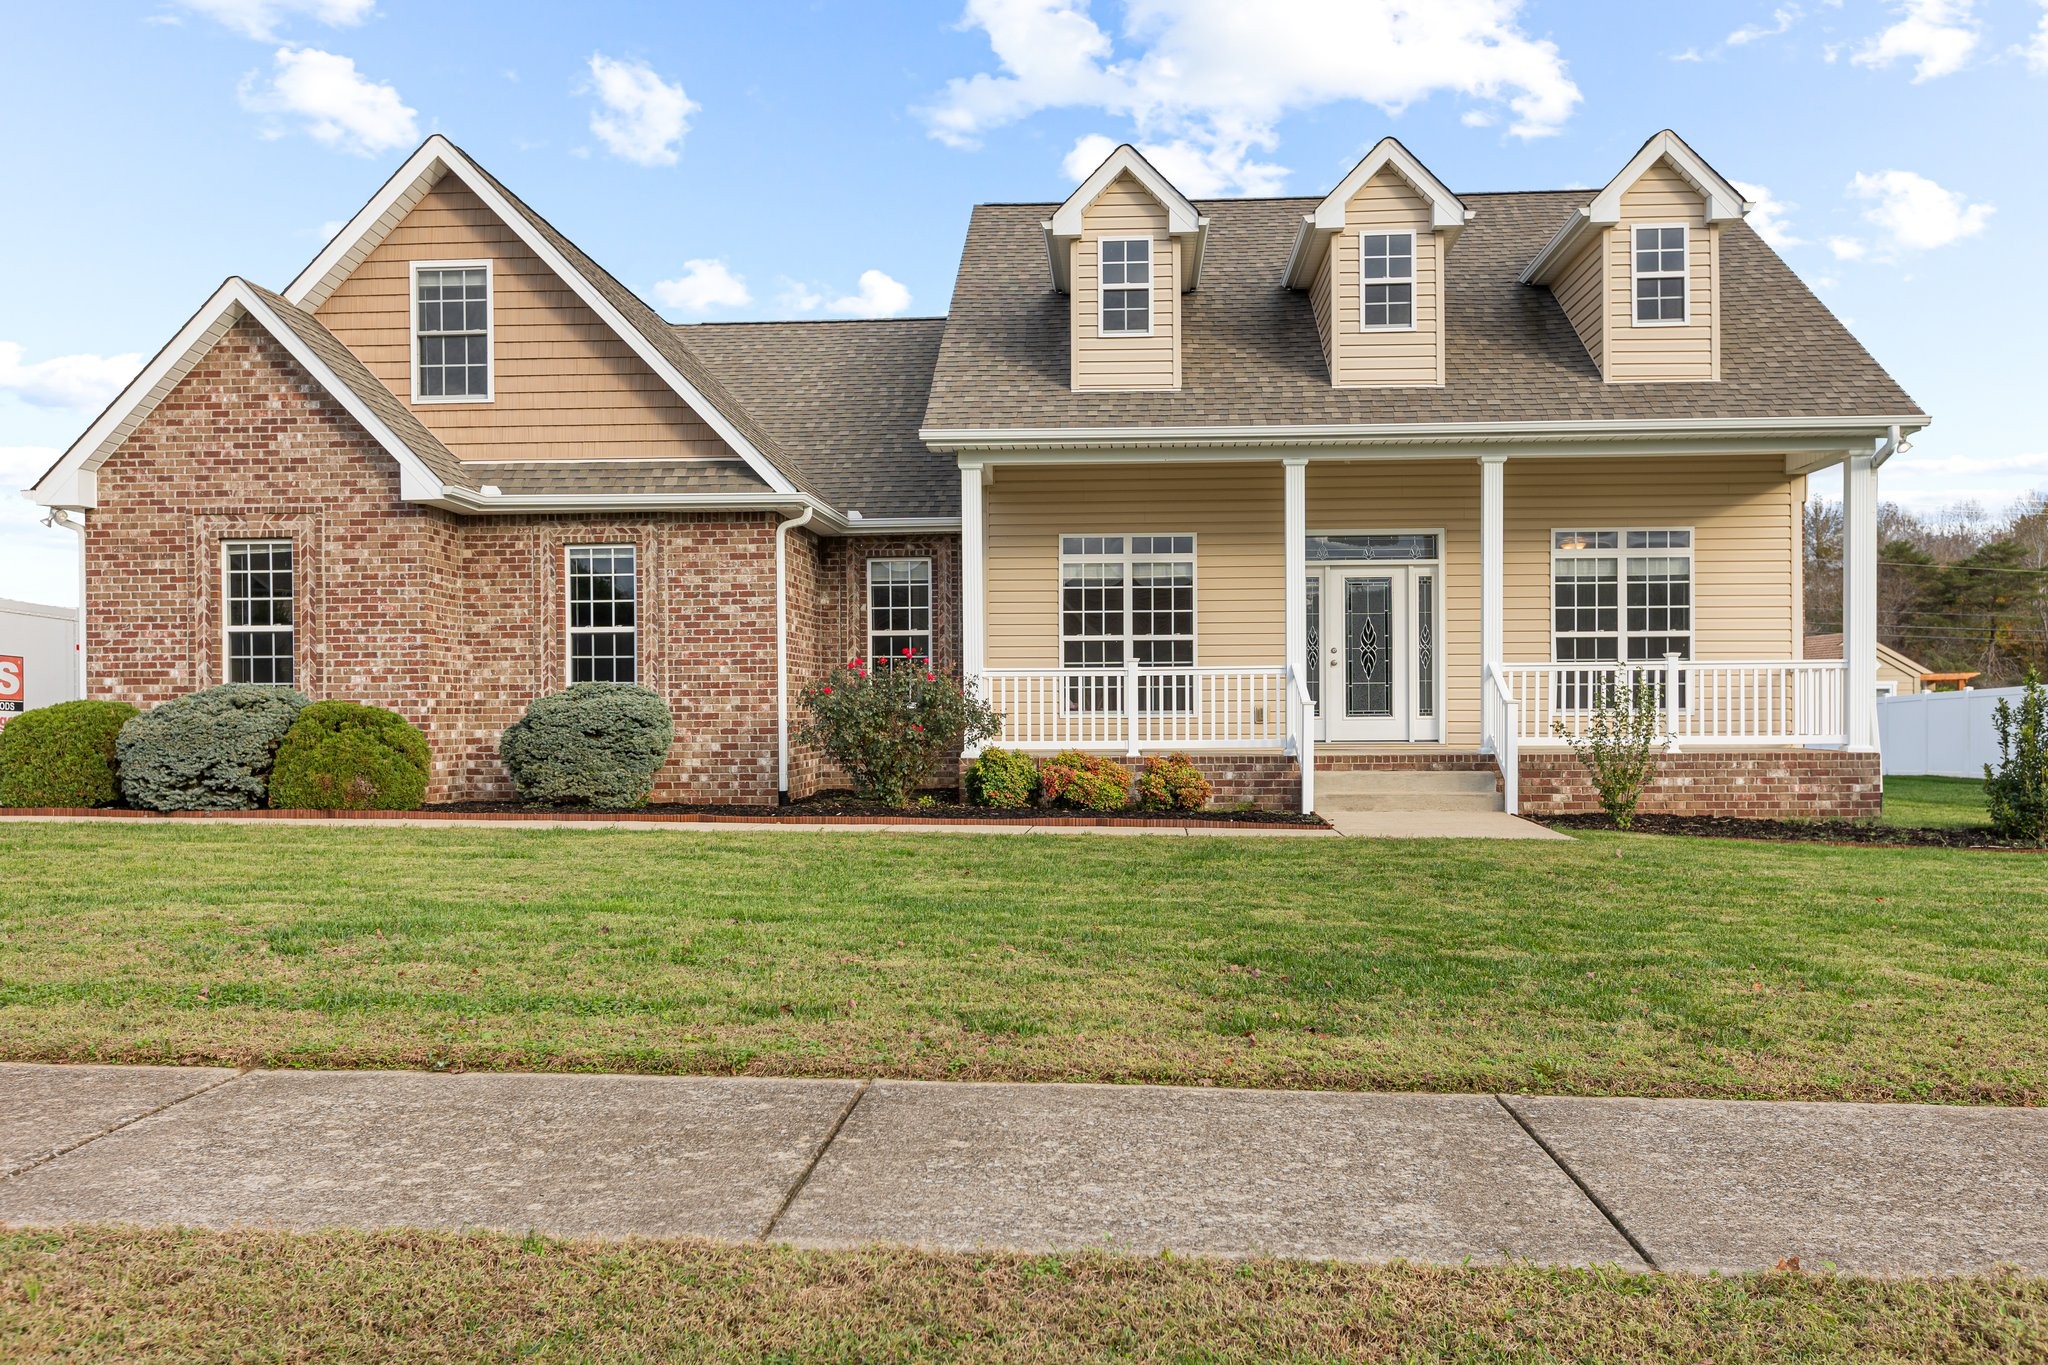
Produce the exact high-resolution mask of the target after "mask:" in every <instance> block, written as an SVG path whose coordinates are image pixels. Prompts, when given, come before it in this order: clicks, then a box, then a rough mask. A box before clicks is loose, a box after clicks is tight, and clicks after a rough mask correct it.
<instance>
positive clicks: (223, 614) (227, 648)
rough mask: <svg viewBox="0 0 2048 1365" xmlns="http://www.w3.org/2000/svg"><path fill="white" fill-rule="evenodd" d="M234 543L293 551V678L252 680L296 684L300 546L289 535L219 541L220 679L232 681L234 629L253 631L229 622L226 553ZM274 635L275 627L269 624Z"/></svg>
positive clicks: (275, 685)
mask: <svg viewBox="0 0 2048 1365" xmlns="http://www.w3.org/2000/svg"><path fill="white" fill-rule="evenodd" d="M237 545H241V546H244V547H246V546H251V545H282V546H284V547H285V548H287V549H289V550H290V551H291V552H292V624H291V637H292V678H291V681H290V682H282V683H253V684H251V686H255V687H297V686H298V685H299V547H298V543H297V542H296V541H294V540H293V539H292V538H291V537H290V536H237V537H233V538H231V539H226V540H223V541H221V543H220V679H221V681H222V682H231V681H233V680H234V674H235V651H234V645H233V640H234V637H235V633H236V631H237V630H240V631H242V632H243V633H245V634H247V633H253V632H254V631H255V629H256V628H255V627H253V626H239V627H238V626H235V625H232V624H230V621H231V619H232V617H233V615H234V613H233V612H232V611H230V610H229V601H228V554H229V552H230V551H231V550H232V549H233V548H234V547H235V546H237ZM269 629H270V631H271V632H272V633H273V634H274V633H275V632H276V630H277V627H275V626H271V627H269Z"/></svg>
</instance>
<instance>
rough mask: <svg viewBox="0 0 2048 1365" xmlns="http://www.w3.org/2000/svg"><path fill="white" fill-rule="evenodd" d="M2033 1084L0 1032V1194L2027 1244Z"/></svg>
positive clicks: (2041, 1120)
mask: <svg viewBox="0 0 2048 1365" xmlns="http://www.w3.org/2000/svg"><path fill="white" fill-rule="evenodd" d="M2043 1210H2048V1111H2043V1110H2014V1109H1961V1108H1946V1107H1935V1106H1922V1105H1851V1104H1759V1103H1744V1102H1732V1101H1698V1100H1579V1099H1562V1098H1550V1097H1524V1096H1493V1095H1347V1094H1328V1093H1309V1092H1283V1091H1248V1090H1221V1089H1217V1090H1210V1089H1171V1088H1164V1087H1148V1086H1088V1085H966V1084H931V1083H918V1082H903V1081H873V1082H867V1081H788V1080H755V1079H734V1078H673V1077H646V1076H533V1075H484V1074H468V1075H457V1076H435V1075H427V1074H422V1073H416V1072H290V1071H267V1072H248V1073H236V1072H233V1071H224V1070H209V1069H199V1068H178V1067H98V1066H78V1067H54V1066H20V1065H0V1222H7V1223H16V1224H48V1223H59V1222H69V1221H84V1220H92V1221H115V1222H133V1223H144V1224H191V1225H198V1226H208V1227H226V1226H232V1225H253V1226H261V1227H280V1228H294V1229H313V1228H321V1227H336V1226H345V1227H387V1226H421V1227H433V1228H463V1227H481V1228H495V1229H502V1230H506V1231H513V1232H523V1231H526V1230H529V1229H532V1230H538V1231H541V1232H546V1233H552V1234H558V1235H564V1236H652V1237H662V1236H705V1237H716V1238H723V1239H728V1240H734V1241H749V1240H769V1241H778V1242H790V1243H795V1244H798V1245H804V1246H819V1247H842V1246H853V1245H860V1244H864V1243H871V1242H887V1243H899V1244H906V1245H915V1246H924V1247H934V1248H947V1249H974V1248H1011V1249H1018V1250H1032V1251H1042V1250H1063V1249H1075V1248H1084V1247H1104V1248H1110V1249H1117V1250H1126V1251H1132V1252H1156V1251H1159V1250H1163V1249H1167V1248H1171V1249H1172V1250H1174V1251H1178V1252H1188V1253H1199V1254H1214V1255H1224V1256H1251V1255H1279V1256H1304V1257H1335V1258H1342V1259H1357V1260H1383V1259H1389V1258H1394V1257H1405V1258H1409V1259H1413V1260H1423V1261H1436V1262H1446V1263H1457V1262H1463V1261H1466V1260H1468V1259H1469V1260H1472V1261H1476V1262H1498V1261H1501V1260H1505V1259H1510V1258H1515V1259H1526V1260H1530V1261H1536V1262H1548V1263H1562V1264H1575V1265H1580V1264H1589V1263H1607V1264H1615V1265H1621V1266H1626V1267H1630V1268H1633V1269H1643V1268H1646V1267H1653V1268H1659V1269H1665V1270H1691V1271H1704V1270H1716V1269H1718V1270H1751V1269H1758V1268H1764V1267H1768V1266H1771V1265H1773V1264H1775V1263H1776V1262H1777V1261H1778V1260H1779V1259H1780V1258H1781V1257H1785V1256H1794V1255H1796V1256H1798V1257H1800V1259H1801V1261H1802V1262H1803V1263H1804V1264H1805V1265H1806V1266H1807V1267H1808V1268H1819V1267H1821V1266H1823V1265H1828V1264H1832V1265H1834V1266H1836V1267H1837V1268H1839V1269H1841V1270H1843V1271H1853V1272H1862V1273H1870V1274H1882V1275H1896V1274H1951V1273H1961V1272H1966V1271H1973V1270H1981V1269H1984V1268H1987V1267H1990V1266H1992V1265H1996V1264H2014V1265H2018V1266H2020V1267H2022V1268H2023V1269H2026V1270H2028V1271H2031V1272H2033V1273H2036V1274H2044V1273H2048V1215H2044V1212H2043Z"/></svg>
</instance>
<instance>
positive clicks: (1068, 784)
mask: <svg viewBox="0 0 2048 1365" xmlns="http://www.w3.org/2000/svg"><path fill="white" fill-rule="evenodd" d="M966 779H967V799H968V800H970V801H972V802H974V803H975V804H976V805H981V806H997V807H1018V806H1028V805H1031V804H1032V803H1033V802H1035V801H1038V800H1041V799H1042V800H1043V801H1044V802H1045V803H1046V804H1047V805H1052V806H1071V807H1074V808H1076V809H1079V810H1095V811H1114V810H1123V809H1124V808H1126V807H1127V806H1129V805H1131V804H1132V801H1133V796H1134V788H1135V799H1136V802H1137V804H1138V806H1139V807H1141V808H1142V809H1144V810H1201V809H1202V808H1204V807H1205V806H1207V805H1208V804H1209V798H1210V797H1211V796H1212V795H1213V794H1214V792H1215V788H1214V787H1213V786H1212V784H1211V783H1210V781H1209V779H1208V778H1206V777H1204V776H1202V773H1201V770H1200V769H1198V768H1197V767H1195V765H1194V763H1193V761H1192V760H1190V759H1189V758H1188V756H1187V755H1186V754H1167V755H1166V756H1165V757H1163V758H1159V757H1154V758H1148V759H1146V760H1145V767H1144V770H1143V771H1142V772H1141V773H1139V774H1138V776H1137V778H1136V781H1135V784H1134V783H1133V779H1132V776H1131V770H1130V769H1129V768H1127V767H1125V766H1124V765H1123V764H1121V763H1118V762H1116V761H1115V760H1114V759H1108V758H1104V757H1102V756H1101V755H1100V754H1084V753H1080V752H1078V751H1076V750H1073V749H1069V750H1066V751H1064V752H1062V753H1057V754H1054V755H1053V756H1052V757H1051V758H1048V759H1046V760H1045V761H1044V762H1043V763H1039V762H1034V761H1033V760H1032V758H1031V756H1030V755H1029V754H1024V753H1019V752H1017V751H1016V750H1015V749H988V750H984V751H983V752H982V754H981V756H980V757H978V758H976V759H975V760H974V761H973V762H972V763H970V764H968V765H967V772H966Z"/></svg>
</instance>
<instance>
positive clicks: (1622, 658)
mask: <svg viewBox="0 0 2048 1365" xmlns="http://www.w3.org/2000/svg"><path fill="white" fill-rule="evenodd" d="M1566 531H1592V532H1595V533H1598V532H1603V531H1608V532H1612V533H1613V534H1614V548H1613V549H1612V550H1560V549H1558V548H1557V538H1558V536H1559V535H1560V534H1561V533H1563V532H1566ZM1641 531H1648V532H1653V533H1654V532H1659V531H1664V532H1670V531H1682V532H1684V533H1685V535H1686V536H1687V543H1686V545H1685V546H1684V548H1682V549H1662V550H1649V549H1639V550H1631V549H1630V548H1629V544H1628V538H1629V535H1630V533H1631V532H1641ZM1549 538H1550V581H1549V583H1548V584H1546V585H1545V586H1546V590H1547V598H1546V606H1545V610H1546V611H1548V612H1549V619H1548V620H1547V621H1546V623H1545V634H1546V635H1547V636H1548V637H1549V640H1550V662H1551V663H1552V664H1555V665H1558V666H1560V667H1581V668H1598V667H1603V666H1605V664H1604V661H1598V660H1593V659H1560V658H1558V657H1557V561H1558V560H1560V559H1595V558H1600V557H1602V556H1610V555H1611V556H1612V557H1613V559H1614V591H1615V602H1614V606H1615V621H1614V625H1615V630H1614V639H1615V652H1616V654H1617V655H1618V657H1617V658H1616V659H1615V660H1614V662H1613V665H1612V666H1613V667H1615V668H1627V667H1628V666H1629V665H1630V664H1631V663H1634V664H1635V665H1636V666H1637V667H1638V668H1649V667H1652V666H1654V665H1657V664H1661V663H1662V662H1663V660H1662V659H1661V658H1659V659H1635V660H1631V659H1630V658H1629V657H1628V641H1629V636H1630V635H1631V634H1638V635H1674V634H1678V633H1679V632H1676V631H1669V630H1662V631H1633V632H1632V631H1630V630H1629V628H1628V561H1629V559H1630V558H1631V557H1634V558H1638V559H1645V558H1661V559H1674V558H1677V557H1680V556H1683V557H1684V559H1685V561H1686V564H1687V567H1688V579H1687V581H1688V582H1689V583H1690V585H1691V588H1692V602H1691V604H1690V606H1689V607H1688V610H1689V611H1690V612H1691V619H1692V625H1691V627H1690V628H1688V629H1687V630H1686V631H1685V632H1684V635H1685V638H1686V639H1687V640H1688V641H1690V642H1691V644H1692V651H1691V653H1692V657H1691V658H1688V659H1686V660H1685V662H1686V663H1688V664H1695V663H1698V662H1699V657H1698V656H1699V626H1700V562H1699V544H1700V536H1699V529H1698V528H1697V527H1693V526H1606V525H1577V526H1553V527H1551V528H1550V532H1549ZM1575 633H1581V634H1582V633H1583V632H1575ZM1597 633H1598V632H1596V634H1597Z"/></svg>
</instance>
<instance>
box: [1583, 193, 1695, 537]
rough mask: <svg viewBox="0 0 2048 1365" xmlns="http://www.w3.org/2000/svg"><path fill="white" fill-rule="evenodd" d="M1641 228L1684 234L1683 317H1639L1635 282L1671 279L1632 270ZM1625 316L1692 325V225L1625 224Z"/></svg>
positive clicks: (1645, 323)
mask: <svg viewBox="0 0 2048 1365" xmlns="http://www.w3.org/2000/svg"><path fill="white" fill-rule="evenodd" d="M1641 228H1656V229H1657V230H1658V231H1660V232H1661V231H1663V230H1664V229H1665V228H1677V229H1678V230H1679V231H1680V232H1683V233H1684V234H1685V249H1684V250H1683V251H1682V252H1681V253H1680V255H1681V256H1682V258H1683V259H1684V261H1685V268H1684V269H1682V270H1680V271H1679V272H1678V278H1679V279H1680V280H1682V281H1683V284H1681V285H1680V287H1679V288H1680V292H1679V302H1680V303H1681V304H1683V305H1684V307H1685V315H1684V316H1683V317H1676V318H1653V319H1648V320H1645V319H1644V318H1643V317H1641V316H1640V313H1641V311H1642V307H1641V304H1640V302H1639V301H1638V299H1637V297H1636V282H1637V281H1638V280H1642V279H1655V280H1668V279H1670V278H1671V272H1670V271H1668V270H1653V271H1651V272H1650V273H1649V274H1648V275H1647V276H1645V275H1644V274H1643V272H1642V271H1640V270H1638V269H1636V232H1637V230H1638V229H1641ZM1628 315H1629V320H1630V321H1631V322H1633V323H1634V324H1635V325H1636V326H1638V327H1689V326H1691V325H1692V224H1690V223H1630V224H1629V225H1628ZM1600 529H1601V530H1603V531H1604V530H1606V529H1607V528H1606V527H1604V526H1603V527H1601V528H1600ZM1630 529H1631V530H1637V531H1640V530H1642V529H1644V528H1642V527H1640V526H1636V527H1631V528H1630ZM1652 529H1655V528H1652Z"/></svg>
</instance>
